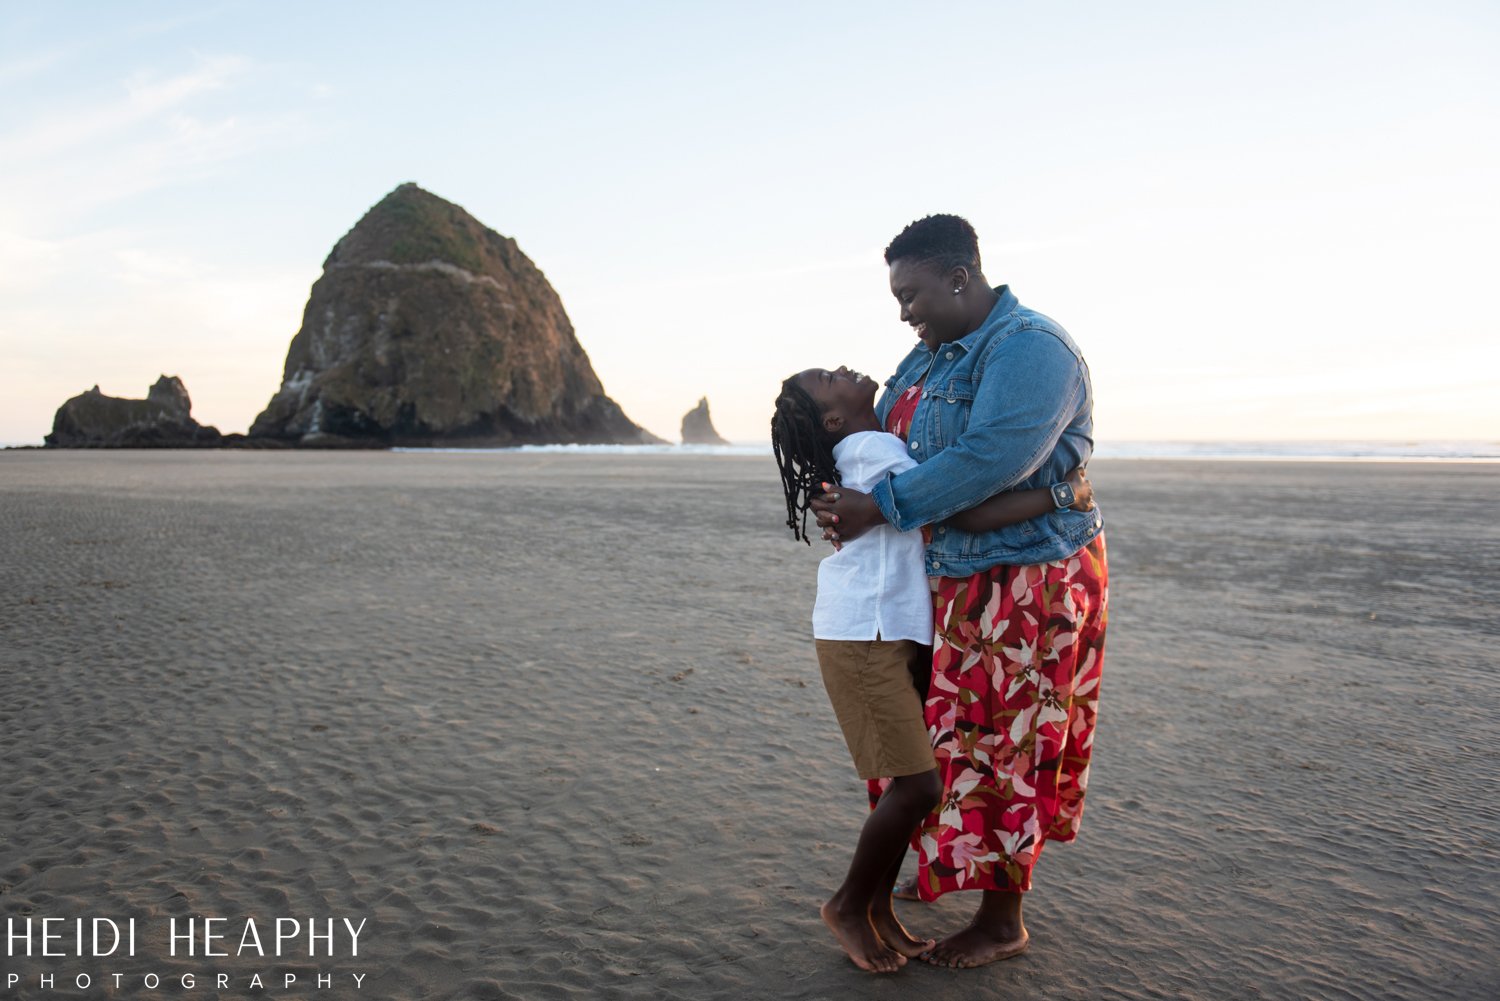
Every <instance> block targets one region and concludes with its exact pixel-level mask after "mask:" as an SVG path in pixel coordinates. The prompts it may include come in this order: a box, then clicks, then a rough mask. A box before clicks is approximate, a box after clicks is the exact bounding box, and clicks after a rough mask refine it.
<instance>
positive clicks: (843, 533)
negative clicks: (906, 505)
mask: <svg viewBox="0 0 1500 1001" xmlns="http://www.w3.org/2000/svg"><path fill="white" fill-rule="evenodd" d="M811 507H812V511H813V514H815V515H817V518H818V527H819V528H821V529H822V530H823V538H825V539H827V540H828V541H829V542H832V543H833V546H834V548H835V549H837V548H839V545H840V544H841V543H844V542H850V541H852V540H854V539H857V538H859V537H860V536H861V535H864V534H865V533H866V532H868V531H869V530H870V529H872V528H874V527H875V526H876V525H881V524H884V523H885V515H883V514H881V513H880V508H878V507H876V506H875V502H874V501H873V500H871V499H870V495H869V494H862V493H860V492H859V491H858V490H850V489H848V488H846V487H841V486H839V485H837V484H835V483H825V484H823V493H821V494H819V495H818V496H817V497H814V498H813V499H812V504H811Z"/></svg>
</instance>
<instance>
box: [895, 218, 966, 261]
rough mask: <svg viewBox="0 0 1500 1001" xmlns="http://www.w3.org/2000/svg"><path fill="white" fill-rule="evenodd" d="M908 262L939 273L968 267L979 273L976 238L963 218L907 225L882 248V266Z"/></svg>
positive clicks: (921, 221) (931, 220) (932, 219)
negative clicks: (931, 268)
mask: <svg viewBox="0 0 1500 1001" xmlns="http://www.w3.org/2000/svg"><path fill="white" fill-rule="evenodd" d="M902 260H909V261H912V262H913V263H916V264H931V265H934V266H936V267H937V268H938V270H940V271H948V270H950V269H952V268H968V269H969V270H970V271H971V272H973V273H974V274H979V273H980V267H979V236H978V234H976V233H975V232H974V227H973V226H970V225H969V221H968V220H967V219H965V218H963V217H962V216H956V215H930V216H925V217H923V218H921V219H918V220H917V221H916V222H914V223H912V224H911V225H910V226H907V227H906V228H905V229H903V230H902V231H901V232H900V233H898V234H897V235H896V238H895V239H894V240H892V241H891V245H890V246H889V247H886V248H885V263H886V264H894V263H896V262H897V261H902Z"/></svg>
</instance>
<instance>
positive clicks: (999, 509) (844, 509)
mask: <svg viewBox="0 0 1500 1001" xmlns="http://www.w3.org/2000/svg"><path fill="white" fill-rule="evenodd" d="M1068 482H1069V483H1071V484H1073V493H1074V494H1075V495H1076V497H1077V499H1076V500H1075V501H1074V502H1073V509H1074V510H1077V511H1088V510H1090V509H1091V508H1093V506H1094V487H1093V484H1091V483H1089V480H1088V476H1087V475H1086V474H1085V473H1084V471H1083V470H1082V469H1075V470H1073V472H1071V473H1069V474H1068ZM823 489H824V490H825V491H827V492H826V493H823V494H819V495H818V496H817V497H814V498H813V499H812V509H813V512H814V513H815V514H816V515H817V516H818V524H819V525H821V526H822V527H823V538H824V539H826V540H828V541H829V542H832V543H833V544H834V547H835V548H837V547H838V545H839V544H840V543H841V542H848V541H849V540H850V539H857V538H859V537H860V536H861V535H863V534H864V533H865V532H867V531H869V530H870V529H871V528H874V527H875V526H876V525H879V524H882V523H883V522H884V521H885V515H883V514H882V513H881V512H880V508H878V507H876V506H875V502H874V501H873V500H871V499H870V495H869V494H862V493H860V492H859V491H857V490H850V489H849V488H848V487H841V486H838V485H836V484H833V483H825V484H823ZM1053 510H1056V506H1055V504H1054V502H1053V500H1052V491H1050V490H1048V489H1046V488H1045V487H1038V488H1036V489H1035V490H1011V491H1007V492H1005V493H999V494H996V495H995V496H993V497H990V498H988V499H987V500H982V501H980V502H979V503H978V504H976V505H975V506H974V507H971V508H969V509H968V510H966V511H960V512H959V513H958V514H955V515H953V516H951V517H950V518H948V519H947V520H946V521H945V522H943V524H946V525H952V526H953V527H954V528H957V529H959V530H960V531H964V532H989V531H993V530H995V529H997V528H1003V527H1005V526H1006V525H1015V524H1018V523H1020V522H1023V521H1030V520H1031V519H1032V518H1036V517H1040V516H1041V515H1044V514H1046V513H1047V512H1048V511H1053ZM825 519H826V521H825Z"/></svg>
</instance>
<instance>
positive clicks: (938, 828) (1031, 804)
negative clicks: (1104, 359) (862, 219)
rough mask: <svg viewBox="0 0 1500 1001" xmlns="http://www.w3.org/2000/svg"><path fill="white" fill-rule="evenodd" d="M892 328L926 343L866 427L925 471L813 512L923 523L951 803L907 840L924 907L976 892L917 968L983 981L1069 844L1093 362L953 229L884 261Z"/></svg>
mask: <svg viewBox="0 0 1500 1001" xmlns="http://www.w3.org/2000/svg"><path fill="white" fill-rule="evenodd" d="M885 260H886V263H887V264H888V265H889V266H890V280H891V292H892V294H894V295H895V297H896V301H897V302H898V303H900V306H901V319H902V320H903V321H905V322H906V323H909V324H911V325H912V327H914V328H915V329H916V332H917V337H918V339H919V340H920V341H921V343H920V344H919V345H918V346H917V347H915V348H913V349H912V351H911V353H910V354H908V355H907V356H906V358H905V359H904V360H903V361H902V362H901V364H900V366H899V367H898V368H897V371H896V375H895V376H894V378H892V379H891V380H890V381H888V382H887V383H886V391H885V393H884V394H883V395H882V396H881V398H880V400H879V402H878V404H877V407H876V412H877V414H878V415H879V417H880V419H881V421H882V422H883V424H884V425H885V427H886V429H887V430H889V431H892V432H894V433H896V434H898V435H901V436H902V437H903V438H905V439H906V441H907V443H908V448H909V451H910V454H911V455H912V456H913V457H914V458H916V459H917V460H918V462H919V464H918V465H917V466H916V467H915V468H913V469H909V470H907V471H905V472H902V473H898V474H894V475H888V476H887V477H886V478H885V479H884V480H882V481H880V482H878V483H876V484H875V486H874V487H873V488H872V490H871V492H870V493H869V494H862V493H858V492H856V491H853V490H845V489H842V488H840V489H837V490H835V491H833V492H831V493H828V494H825V495H823V497H821V498H820V499H819V500H818V501H816V502H815V503H814V510H815V511H816V513H817V516H818V524H819V525H821V526H822V527H823V528H824V535H825V537H826V538H828V539H830V540H832V541H834V542H835V543H837V542H839V541H845V540H848V539H852V538H855V537H857V536H858V535H859V534H861V533H862V532H865V531H867V530H868V529H870V528H871V527H873V526H874V525H877V524H880V523H881V522H889V523H890V524H892V525H894V526H895V527H896V528H897V529H899V530H902V531H905V530H908V529H910V528H913V527H916V526H928V533H929V534H928V539H929V541H928V545H927V551H926V559H927V572H928V574H929V575H930V576H931V577H933V578H935V581H934V588H935V594H934V601H935V605H934V608H935V623H934V632H935V637H934V643H933V675H932V683H931V687H930V688H929V690H928V691H929V694H928V700H927V703H926V706H925V707H924V714H925V719H926V722H927V727H928V733H929V735H930V736H931V737H932V739H933V747H934V753H935V755H936V757H937V761H938V768H939V772H940V776H941V778H942V780H943V789H944V794H943V800H942V802H941V804H940V805H939V806H938V808H937V809H936V810H935V811H934V812H933V813H932V814H930V815H929V816H928V818H927V820H926V821H925V822H924V824H923V826H922V829H921V831H920V834H919V837H918V841H919V848H920V855H919V860H918V874H917V885H918V890H919V892H920V893H921V895H922V897H923V899H926V900H932V899H935V898H936V897H937V896H939V895H940V894H943V893H946V892H948V891H949V890H959V889H963V890H980V891H982V893H983V896H982V897H981V901H980V904H979V908H978V911H977V912H976V914H975V916H974V920H973V922H972V923H971V924H970V925H969V926H968V927H966V928H964V929H962V930H961V931H958V932H956V933H954V934H952V935H950V936H948V937H947V938H945V939H943V940H941V941H940V942H938V943H937V945H936V946H934V947H933V948H932V949H930V950H928V951H926V952H925V953H923V954H922V958H923V959H925V960H927V961H928V962H931V963H935V964H938V965H942V966H953V967H967V966H979V965H983V964H985V963H991V962H994V961H996V960H1000V959H1006V958H1009V957H1010V956H1014V955H1018V954H1019V953H1021V952H1022V951H1024V950H1025V948H1026V944H1027V934H1026V927H1025V924H1024V923H1023V921H1022V916H1021V899H1022V896H1021V895H1022V894H1023V893H1024V892H1025V891H1026V890H1028V889H1030V886H1031V870H1032V867H1033V866H1034V864H1035V862H1036V859H1037V856H1038V855H1039V854H1040V853H1041V850H1042V845H1043V844H1044V843H1045V842H1047V841H1071V840H1072V839H1073V837H1074V836H1075V835H1076V834H1077V832H1078V825H1079V820H1080V818H1081V814H1082V810H1083V795H1084V790H1085V788H1086V785H1087V781H1088V765H1089V755H1090V752H1091V751H1092V746H1093V730H1094V718H1095V707H1096V704H1097V699H1098V692H1099V676H1100V667H1101V664H1102V657H1103V652H1104V628H1105V621H1106V608H1107V594H1108V591H1107V569H1106V559H1105V550H1104V535H1103V520H1102V517H1101V516H1100V514H1099V511H1098V510H1097V509H1093V510H1087V511H1080V510H1072V509H1071V508H1070V505H1071V504H1072V497H1071V496H1070V495H1069V491H1068V490H1067V485H1066V483H1065V482H1064V481H1065V480H1066V477H1067V474H1068V472H1069V471H1070V470H1072V469H1074V468H1075V467H1078V466H1082V465H1084V464H1086V463H1087V461H1088V459H1089V457H1090V456H1091V455H1092V453H1093V437H1092V435H1093V394H1092V390H1091V387H1090V385H1089V375H1088V366H1087V365H1086V364H1085V363H1084V361H1083V356H1082V355H1081V354H1080V353H1079V351H1078V348H1077V347H1076V346H1075V345H1074V344H1073V341H1072V339H1071V338H1069V337H1068V335H1067V333H1066V332H1065V331H1064V330H1063V329H1062V327H1061V326H1059V325H1058V324H1057V323H1055V322H1054V321H1052V320H1051V319H1049V318H1047V317H1045V316H1043V315H1041V314H1040V313H1036V312H1033V311H1032V310H1029V309H1027V308H1025V307H1023V306H1022V305H1020V303H1019V302H1017V300H1016V297H1015V296H1014V295H1013V294H1012V293H1011V291H1010V289H1009V288H1008V287H1007V286H1000V287H999V288H991V287H990V286H989V284H988V282H986V281H985V279H984V275H983V273H982V272H981V270H980V260H979V246H978V239H977V237H976V236H975V234H974V229H973V227H972V226H970V225H969V224H968V223H967V222H966V221H964V220H963V219H961V218H959V217H957V216H951V215H937V216H928V217H927V218H925V219H921V220H918V221H917V222H914V223H912V224H911V225H910V226H908V227H907V228H906V229H905V230H903V231H902V232H901V234H900V235H899V236H897V237H896V239H895V240H893V241H892V242H891V245H890V246H889V247H887V248H886V251H885ZM1032 487H1053V488H1055V489H1054V492H1055V496H1056V501H1057V510H1055V511H1053V512H1051V513H1049V514H1046V515H1044V516H1042V517H1039V518H1034V519H1032V520H1030V521H1026V522H1023V523H1021V524H1019V525H1013V526H1009V527H1006V528H1001V529H998V530H996V531H990V532H981V533H970V532H965V531H963V530H961V529H960V528H958V527H957V526H954V525H949V524H945V521H946V520H947V519H949V518H951V517H952V516H953V515H955V514H957V513H958V512H960V511H963V510H966V509H968V508H971V507H973V506H974V505H976V504H978V503H979V502H981V501H983V500H985V499H986V498H988V497H990V496H993V495H994V494H997V493H999V492H1001V491H1004V490H1011V489H1016V488H1032Z"/></svg>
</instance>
